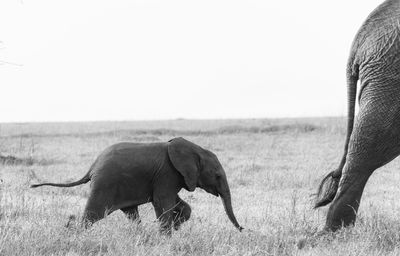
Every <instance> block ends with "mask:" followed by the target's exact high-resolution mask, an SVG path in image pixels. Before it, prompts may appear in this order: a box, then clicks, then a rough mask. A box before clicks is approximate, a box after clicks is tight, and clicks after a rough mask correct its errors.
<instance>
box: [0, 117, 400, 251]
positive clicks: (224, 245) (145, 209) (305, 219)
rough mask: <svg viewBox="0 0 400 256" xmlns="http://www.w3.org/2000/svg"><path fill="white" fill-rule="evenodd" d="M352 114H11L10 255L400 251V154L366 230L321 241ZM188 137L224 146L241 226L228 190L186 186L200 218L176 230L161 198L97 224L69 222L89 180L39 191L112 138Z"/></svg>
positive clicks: (371, 186)
mask: <svg viewBox="0 0 400 256" xmlns="http://www.w3.org/2000/svg"><path fill="white" fill-rule="evenodd" d="M344 124H345V122H344V119H338V118H329V119H327V118H326V119H281V120H220V121H212V120H209V121H191V120H176V121H154V122H112V123H107V122H98V123H54V124H2V125H1V127H0V128H1V129H0V155H2V156H9V155H11V156H15V157H17V159H21V160H29V162H24V161H22V162H15V163H12V164H10V163H7V162H2V163H0V174H1V177H0V178H1V179H2V180H3V183H1V184H0V190H1V191H0V255H399V254H400V221H399V220H398V216H399V213H400V204H399V203H398V198H399V195H400V191H399V190H398V189H397V187H398V184H399V182H400V176H399V172H398V170H397V169H398V168H399V162H398V161H394V162H392V163H391V164H389V165H387V166H386V167H384V168H382V170H379V171H378V172H376V173H375V174H374V175H373V176H372V177H371V179H370V181H369V183H368V185H367V188H366V190H365V193H364V198H363V201H362V205H361V207H360V213H359V215H360V216H359V219H358V222H357V225H356V227H355V228H352V229H346V230H342V231H340V232H338V233H337V234H335V235H326V236H323V237H320V238H315V239H310V240H308V241H307V242H306V244H305V247H304V248H303V249H301V250H299V249H298V248H297V246H296V243H297V241H298V240H299V239H301V238H303V237H307V236H308V237H312V234H313V233H314V232H315V231H316V230H318V229H320V228H321V227H322V226H323V224H324V220H325V214H326V208H323V209H321V210H318V211H314V210H312V197H311V194H313V193H314V192H315V189H316V187H317V185H318V183H319V180H320V178H321V177H322V176H323V175H324V174H325V173H326V172H327V171H329V170H331V169H332V168H334V167H335V166H336V165H337V164H338V161H339V158H340V154H341V152H342V144H343V141H344V134H343V132H344ZM174 136H184V137H185V138H187V139H189V140H191V141H193V142H195V143H197V144H199V145H202V146H203V147H205V148H208V149H210V150H212V151H214V152H215V153H216V154H217V155H218V157H219V159H220V160H221V162H222V164H223V165H224V167H225V169H226V171H227V175H228V179H229V182H230V185H231V190H232V195H233V206H234V210H235V213H236V216H237V218H238V221H239V223H240V224H241V225H242V226H244V227H245V228H246V230H245V231H244V232H242V233H239V232H238V231H237V230H235V229H234V227H233V226H232V225H231V223H230V222H229V220H228V218H227V217H226V215H225V213H224V211H223V206H222V204H221V202H220V201H219V199H217V198H215V197H213V196H212V195H210V194H207V193H206V192H204V191H202V190H200V189H197V190H196V191H195V192H194V193H188V192H186V191H182V192H181V193H180V195H181V196H182V198H184V199H185V200H187V201H188V202H189V203H190V204H191V206H192V210H193V211H192V218H191V219H190V220H189V221H188V222H187V223H185V224H184V225H183V227H182V229H181V230H180V231H179V232H175V233H173V235H172V237H165V236H163V235H160V234H159V233H158V224H157V223H156V222H155V221H154V219H155V215H154V213H153V209H152V207H151V206H150V205H143V206H141V207H140V209H139V211H140V214H141V217H142V219H143V221H142V223H141V224H136V223H131V222H129V221H128V220H127V219H126V218H125V216H124V215H123V214H122V213H120V212H116V213H113V214H112V215H110V216H109V217H107V218H106V219H104V220H102V221H100V222H99V223H96V224H95V225H94V226H93V227H92V228H91V229H89V230H81V229H78V228H75V229H67V228H65V227H64V225H65V224H66V222H67V219H68V216H69V215H71V214H75V215H79V214H81V213H82V210H83V207H84V205H85V201H86V197H87V195H88V191H89V186H88V185H83V186H80V187H75V188H69V189H62V188H50V187H47V188H45V187H44V188H38V189H29V184H31V183H35V182H38V181H45V180H46V181H71V180H74V179H77V178H80V177H81V176H82V175H83V174H84V173H85V172H86V171H87V169H88V168H89V166H90V164H91V163H92V161H93V160H94V159H95V157H96V156H97V155H98V153H99V152H101V151H102V150H103V149H104V148H105V147H106V146H108V145H110V144H113V143H115V142H118V141H127V140H128V141H138V142H154V141H166V140H169V139H170V138H172V137H174Z"/></svg>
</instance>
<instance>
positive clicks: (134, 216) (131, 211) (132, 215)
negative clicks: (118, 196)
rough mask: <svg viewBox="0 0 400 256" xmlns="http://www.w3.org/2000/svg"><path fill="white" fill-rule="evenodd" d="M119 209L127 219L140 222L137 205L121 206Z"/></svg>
mask: <svg viewBox="0 0 400 256" xmlns="http://www.w3.org/2000/svg"><path fill="white" fill-rule="evenodd" d="M121 211H123V212H124V213H125V215H126V217H127V218H128V219H130V220H132V221H137V222H138V223H140V218H139V211H138V206H137V205H134V206H129V207H125V208H122V209H121Z"/></svg>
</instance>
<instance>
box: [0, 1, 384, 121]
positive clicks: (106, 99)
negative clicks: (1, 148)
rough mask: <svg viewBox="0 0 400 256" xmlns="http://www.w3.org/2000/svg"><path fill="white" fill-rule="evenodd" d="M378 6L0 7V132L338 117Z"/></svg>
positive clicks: (264, 3)
mask: <svg viewBox="0 0 400 256" xmlns="http://www.w3.org/2000/svg"><path fill="white" fill-rule="evenodd" d="M381 2H382V0H353V1H350V0H335V1H321V0H308V1H299V0H287V1H266V0H258V1H257V0H242V1H235V0H198V1H191V0H182V1H176V0H168V1H166V0H160V1H153V0H143V1H133V0H126V1H102V0H95V1H94V0H93V1H92V0H85V1H82V0H68V1H66V0H65V1H59V0H23V1H20V0H1V1H0V40H1V41H2V43H1V44H0V47H1V49H0V61H8V62H12V63H17V64H21V66H16V65H7V64H3V65H0V122H12V121H72V120H75V121H78V120H122V119H128V120H134V119H170V118H207V119H208V118H255V117H302V116H327V115H329V116H332V115H345V113H346V85H345V65H346V61H347V56H348V53H349V49H350V45H351V42H352V40H353V38H354V36H355V33H356V31H357V29H358V28H359V26H360V25H361V23H362V22H363V21H364V19H365V18H366V17H367V15H368V14H369V13H370V12H371V11H372V10H373V9H374V8H375V7H376V6H377V5H378V4H380V3H381Z"/></svg>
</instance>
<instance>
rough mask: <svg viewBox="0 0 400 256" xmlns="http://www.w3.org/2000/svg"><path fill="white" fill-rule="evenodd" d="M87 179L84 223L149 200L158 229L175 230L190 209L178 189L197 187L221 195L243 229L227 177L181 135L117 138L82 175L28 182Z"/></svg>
mask: <svg viewBox="0 0 400 256" xmlns="http://www.w3.org/2000/svg"><path fill="white" fill-rule="evenodd" d="M89 181H91V191H90V195H89V199H88V201H87V203H86V208H85V211H84V215H83V223H84V225H85V226H86V227H87V226H88V225H90V224H92V223H94V222H96V221H98V220H100V219H102V218H104V217H105V216H106V215H108V214H110V213H112V212H113V211H115V210H118V209H120V210H122V211H123V212H124V213H125V214H126V215H127V217H128V218H130V219H132V220H135V219H137V218H138V217H139V213H138V205H141V204H144V203H147V202H151V203H152V204H153V206H154V209H155V212H156V216H157V218H158V219H159V220H160V221H161V231H163V232H167V233H170V232H171V227H172V226H173V227H174V228H175V229H176V230H177V229H178V228H179V226H180V225H181V224H182V223H183V222H184V221H186V220H188V219H189V217H190V213H191V209H190V206H189V205H188V204H187V203H186V202H185V201H183V200H182V199H181V198H179V196H178V192H179V191H180V190H181V189H182V188H185V189H186V190H188V191H194V190H195V189H196V187H200V188H202V189H204V190H205V191H207V192H208V193H211V194H213V195H215V196H221V199H222V202H223V204H224V207H225V211H226V214H227V215H228V217H229V220H230V221H231V222H232V223H233V225H235V227H236V228H237V229H239V231H241V230H242V229H243V228H242V227H241V226H240V225H239V223H238V222H237V220H236V218H235V215H234V214H233V210H232V204H231V193H230V190H229V186H228V181H227V179H226V175H225V171H224V169H223V168H222V166H221V164H220V162H219V161H218V159H217V157H216V156H215V154H213V153H212V152H210V151H208V150H205V149H203V148H201V147H200V146H198V145H196V144H194V143H192V142H190V141H187V140H185V139H183V138H175V139H172V140H170V141H168V142H167V143H128V142H124V143H118V144H115V145H112V146H110V147H108V148H107V149H106V150H104V151H103V152H102V153H101V154H100V156H99V157H98V158H97V159H96V161H95V162H94V163H93V164H92V166H91V167H90V169H89V172H88V173H87V174H86V175H85V176H84V177H83V178H82V179H80V180H78V181H75V182H72V183H67V184H55V183H42V184H36V185H32V186H31V187H32V188H36V187H39V186H43V185H49V186H56V187H73V186H77V185H80V184H84V183H87V182H89Z"/></svg>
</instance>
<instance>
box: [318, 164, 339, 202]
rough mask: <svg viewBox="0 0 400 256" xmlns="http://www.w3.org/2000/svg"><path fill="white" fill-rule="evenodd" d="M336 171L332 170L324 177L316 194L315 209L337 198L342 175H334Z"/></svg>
mask: <svg viewBox="0 0 400 256" xmlns="http://www.w3.org/2000/svg"><path fill="white" fill-rule="evenodd" d="M334 173H335V171H332V172H330V173H328V175H326V176H325V177H324V178H323V179H322V181H321V183H320V185H319V187H318V191H317V194H316V199H315V205H314V209H316V208H319V207H321V206H325V205H327V204H329V203H330V202H332V201H333V199H334V198H335V195H336V192H337V190H338V188H339V181H340V176H339V177H334V175H333V174H334Z"/></svg>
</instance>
